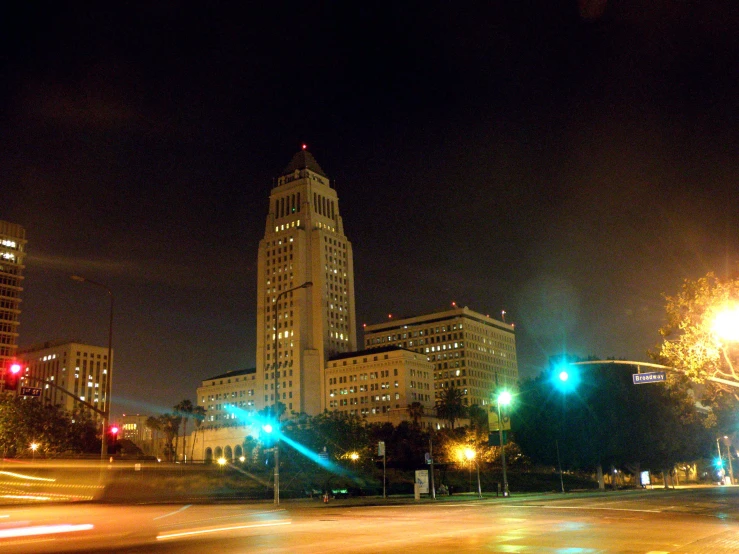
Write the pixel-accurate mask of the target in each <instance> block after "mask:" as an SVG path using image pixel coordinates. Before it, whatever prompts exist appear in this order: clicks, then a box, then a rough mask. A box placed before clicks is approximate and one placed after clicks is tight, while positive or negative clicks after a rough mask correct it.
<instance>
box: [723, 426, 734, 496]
mask: <svg viewBox="0 0 739 554" xmlns="http://www.w3.org/2000/svg"><path fill="white" fill-rule="evenodd" d="M724 444H725V445H726V457H727V458H728V460H729V485H733V484H734V467H733V466H732V464H731V440H730V439H729V437H728V435H724Z"/></svg>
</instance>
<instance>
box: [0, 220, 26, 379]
mask: <svg viewBox="0 0 739 554" xmlns="http://www.w3.org/2000/svg"><path fill="white" fill-rule="evenodd" d="M25 246H26V230H25V229H24V228H23V227H21V226H20V225H17V224H15V223H9V222H7V221H0V380H2V378H3V377H4V375H5V371H7V370H8V368H9V367H10V364H11V362H12V360H13V359H14V358H15V355H16V349H17V348H18V325H20V315H21V292H22V291H23V286H22V285H23V268H24V267H25V266H24V265H23V259H24V258H25V256H26V254H25ZM3 383H4V380H3ZM1 388H2V383H0V389H1Z"/></svg>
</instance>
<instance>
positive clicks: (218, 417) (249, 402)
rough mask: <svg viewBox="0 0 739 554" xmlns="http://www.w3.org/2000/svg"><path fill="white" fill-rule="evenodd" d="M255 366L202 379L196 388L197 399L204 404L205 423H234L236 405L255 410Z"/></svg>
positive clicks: (236, 421) (201, 404)
mask: <svg viewBox="0 0 739 554" xmlns="http://www.w3.org/2000/svg"><path fill="white" fill-rule="evenodd" d="M256 383H257V381H256V369H255V368H250V369H239V370H235V371H228V372H226V373H222V374H221V375H216V376H214V377H209V378H207V379H204V380H203V382H202V385H201V386H199V387H198V390H197V402H198V404H199V405H200V406H202V407H203V408H205V422H204V423H205V424H206V425H208V426H217V425H234V424H238V423H239V421H238V419H239V418H238V410H233V409H232V408H239V409H240V410H245V411H255V410H256V407H255V400H256V394H257V384H256Z"/></svg>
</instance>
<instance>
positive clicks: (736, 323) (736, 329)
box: [713, 306, 739, 342]
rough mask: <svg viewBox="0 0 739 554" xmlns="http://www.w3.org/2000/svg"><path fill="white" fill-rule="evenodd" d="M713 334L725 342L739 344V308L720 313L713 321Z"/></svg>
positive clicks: (735, 307)
mask: <svg viewBox="0 0 739 554" xmlns="http://www.w3.org/2000/svg"><path fill="white" fill-rule="evenodd" d="M713 332H714V333H716V335H717V336H718V337H719V338H721V339H723V340H725V341H731V342H739V306H733V307H731V308H726V309H725V310H723V311H721V312H719V313H718V314H717V315H716V318H715V319H714V320H713Z"/></svg>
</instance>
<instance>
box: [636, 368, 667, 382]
mask: <svg viewBox="0 0 739 554" xmlns="http://www.w3.org/2000/svg"><path fill="white" fill-rule="evenodd" d="M631 377H632V379H633V380H634V384H635V385H643V384H644V383H659V382H660V381H666V380H667V373H666V372H664V371H652V372H650V373H634V374H633V375H632V376H631Z"/></svg>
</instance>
